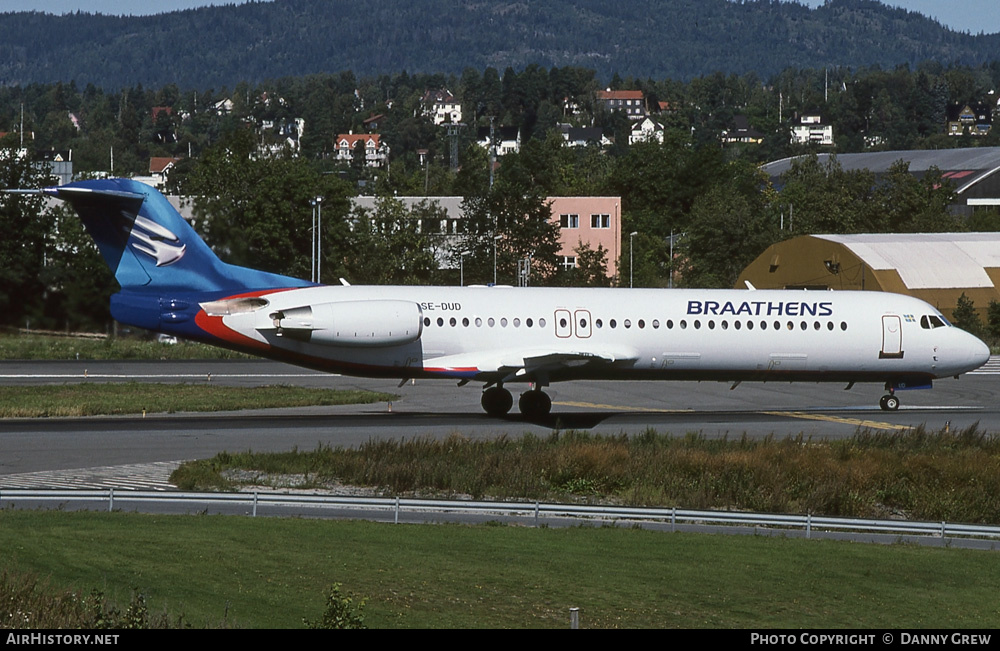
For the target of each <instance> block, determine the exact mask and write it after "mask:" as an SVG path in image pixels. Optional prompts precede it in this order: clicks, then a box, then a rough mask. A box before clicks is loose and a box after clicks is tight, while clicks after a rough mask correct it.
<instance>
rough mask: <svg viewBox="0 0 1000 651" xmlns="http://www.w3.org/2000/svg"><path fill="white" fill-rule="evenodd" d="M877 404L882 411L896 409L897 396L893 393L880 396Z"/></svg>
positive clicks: (897, 407)
mask: <svg viewBox="0 0 1000 651" xmlns="http://www.w3.org/2000/svg"><path fill="white" fill-rule="evenodd" d="M878 406H879V407H881V408H882V411H896V410H897V409H899V398H897V397H896V396H893V395H888V396H882V398H881V399H880V400H879V401H878Z"/></svg>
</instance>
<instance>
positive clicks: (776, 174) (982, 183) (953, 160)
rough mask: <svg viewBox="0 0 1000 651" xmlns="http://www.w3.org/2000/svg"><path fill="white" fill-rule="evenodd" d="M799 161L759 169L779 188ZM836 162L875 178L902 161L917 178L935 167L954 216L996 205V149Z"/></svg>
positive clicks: (999, 157)
mask: <svg viewBox="0 0 1000 651" xmlns="http://www.w3.org/2000/svg"><path fill="white" fill-rule="evenodd" d="M831 155H832V154H818V159H819V162H820V164H821V165H826V164H828V163H829V162H830V157H831ZM799 158H803V157H801V156H797V157H793V158H783V159H781V160H777V161H774V162H773V163H768V164H767V165H764V167H763V169H764V171H765V172H766V173H767V175H768V176H769V177H770V178H771V183H772V184H774V185H775V187H780V186H781V175H782V174H784V173H785V172H787V171H788V170H789V169H790V168H791V167H792V163H793V162H794V161H795V160H798V159H799ZM836 160H837V163H838V164H839V165H840V167H841V168H842V169H844V170H845V171H853V170H862V169H867V170H869V171H870V172H873V173H874V174H876V175H879V174H884V173H886V172H888V171H889V168H890V167H892V166H893V164H895V163H896V162H898V161H900V160H903V161H906V162H907V163H909V164H910V168H909V169H910V173H911V174H913V175H914V176H916V177H918V178H920V177H923V175H924V174H926V173H927V172H928V171H929V170H930V169H931V168H932V167H936V168H937V169H939V170H940V171H941V175H942V176H943V177H944V178H946V179H950V180H951V181H952V183H954V184H955V190H956V193H957V194H958V203H957V204H956V205H955V209H956V210H955V212H956V213H958V214H966V215H968V214H971V213H972V209H973V208H974V207H975V206H996V205H1000V173H998V172H1000V147H968V148H963V149H926V150H914V151H880V152H866V153H861V154H837V156H836Z"/></svg>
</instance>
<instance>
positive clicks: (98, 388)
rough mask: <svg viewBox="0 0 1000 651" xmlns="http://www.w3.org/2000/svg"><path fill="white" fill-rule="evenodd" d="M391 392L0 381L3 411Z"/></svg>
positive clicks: (343, 399) (42, 413)
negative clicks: (0, 383) (9, 383)
mask: <svg viewBox="0 0 1000 651" xmlns="http://www.w3.org/2000/svg"><path fill="white" fill-rule="evenodd" d="M395 399H396V396H394V395H393V394H390V393H380V392H376V391H360V390H347V391H342V390H333V389H311V388H303V387H294V386H287V385H274V386H262V387H228V386H219V385H213V384H207V383H204V384H156V383H142V382H125V383H108V384H104V383H96V382H95V383H84V384H78V383H77V384H61V385H42V386H0V417H2V418H40V417H53V416H99V415H114V414H139V413H143V412H148V413H155V412H178V411H235V410H240V409H269V408H277V407H305V406H312V405H317V406H329V405H347V404H370V403H373V402H382V401H389V400H395Z"/></svg>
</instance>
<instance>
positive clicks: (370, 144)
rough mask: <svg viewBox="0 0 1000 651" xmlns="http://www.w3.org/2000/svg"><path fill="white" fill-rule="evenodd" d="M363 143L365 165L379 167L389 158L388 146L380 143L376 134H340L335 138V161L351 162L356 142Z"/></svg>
mask: <svg viewBox="0 0 1000 651" xmlns="http://www.w3.org/2000/svg"><path fill="white" fill-rule="evenodd" d="M359 140H360V141H363V142H364V147H365V165H367V166H368V167H381V166H382V164H383V163H385V161H386V160H388V158H389V145H387V144H385V142H384V141H382V139H381V136H380V135H379V134H377V133H341V134H339V135H338V136H337V160H339V161H346V162H351V161H353V160H354V148H355V147H357V143H358V141H359Z"/></svg>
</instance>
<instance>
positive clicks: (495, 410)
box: [480, 387, 514, 418]
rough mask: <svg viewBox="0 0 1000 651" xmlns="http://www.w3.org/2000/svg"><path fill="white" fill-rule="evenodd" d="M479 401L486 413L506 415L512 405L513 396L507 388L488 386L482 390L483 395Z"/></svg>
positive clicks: (498, 415) (497, 415)
mask: <svg viewBox="0 0 1000 651" xmlns="http://www.w3.org/2000/svg"><path fill="white" fill-rule="evenodd" d="M480 402H481V404H482V405H483V410H485V411H486V413H487V414H489V415H490V416H493V417H495V418H499V417H501V416H506V415H507V412H509V411H510V408H511V407H513V406H514V397H513V396H512V395H510V391H508V390H507V389H503V388H501V387H490V388H489V389H486V390H485V391H483V397H482V400H481V401H480Z"/></svg>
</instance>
